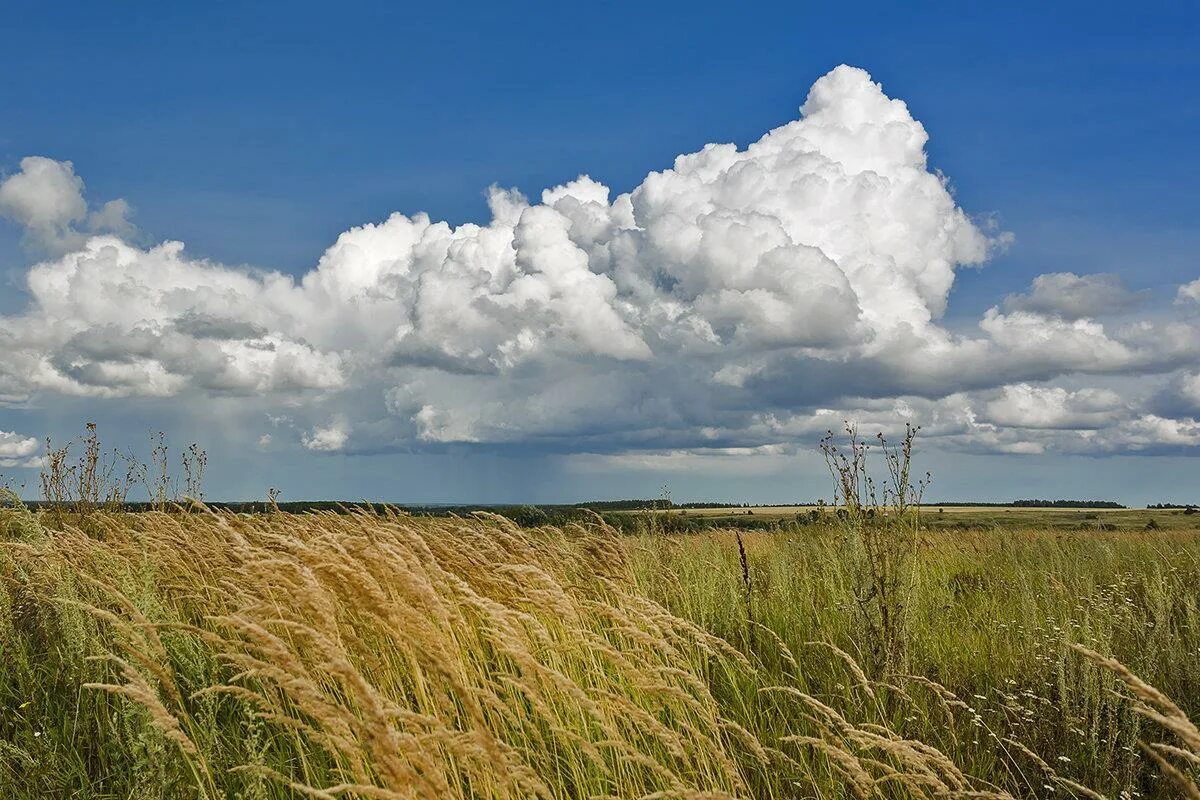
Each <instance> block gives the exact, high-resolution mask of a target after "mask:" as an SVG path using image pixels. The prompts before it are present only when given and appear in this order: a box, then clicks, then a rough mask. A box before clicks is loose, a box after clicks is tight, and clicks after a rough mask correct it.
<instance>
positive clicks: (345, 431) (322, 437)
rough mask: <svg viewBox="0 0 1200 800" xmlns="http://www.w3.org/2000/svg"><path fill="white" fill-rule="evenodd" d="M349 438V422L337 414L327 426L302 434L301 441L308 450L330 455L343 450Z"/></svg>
mask: <svg viewBox="0 0 1200 800" xmlns="http://www.w3.org/2000/svg"><path fill="white" fill-rule="evenodd" d="M268 438H269V437H268ZM349 438H350V422H349V420H347V419H346V418H345V417H344V416H342V415H340V414H337V415H334V418H333V419H332V420H330V422H329V424H328V425H326V426H324V427H321V426H318V427H315V428H313V429H312V430H311V431H310V432H309V433H306V434H304V436H303V437H302V439H301V441H302V442H303V444H304V446H305V447H307V448H308V449H309V450H319V451H321V452H326V453H332V452H336V451H338V450H341V449H343V448H344V447H345V446H346V441H347V440H348V439H349Z"/></svg>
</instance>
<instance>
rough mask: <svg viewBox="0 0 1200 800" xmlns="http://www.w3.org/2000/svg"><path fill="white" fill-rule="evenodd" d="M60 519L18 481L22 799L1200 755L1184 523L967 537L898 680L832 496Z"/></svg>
mask: <svg viewBox="0 0 1200 800" xmlns="http://www.w3.org/2000/svg"><path fill="white" fill-rule="evenodd" d="M58 522H59V524H60V527H61V529H56V530H50V529H48V528H46V527H44V526H43V525H42V522H41V520H40V519H39V518H38V517H37V516H35V515H32V514H29V513H28V512H24V511H22V510H20V509H3V510H0V540H2V543H0V648H2V650H0V658H2V659H3V669H2V670H0V796H3V797H13V798H34V797H38V798H40V797H78V798H100V797H105V798H107V797H114V798H115V797H121V798H125V797H138V798H177V797H203V798H215V797H241V798H274V797H302V796H312V797H347V796H349V797H364V798H392V797H406V798H407V797H429V798H435V797H438V798H440V797H451V798H453V797H462V798H466V797H483V798H515V797H556V798H558V797H561V798H574V797H622V798H625V797H645V798H668V797H680V798H721V797H764V798H773V797H774V798H793V797H794V798H830V799H832V798H849V797H881V798H900V797H929V798H932V797H956V796H957V797H1009V796H1020V797H1025V796H1039V797H1041V796H1050V795H1051V794H1053V796H1059V797H1061V796H1072V795H1073V794H1074V795H1077V796H1080V797H1093V796H1096V795H1095V794H1088V792H1089V791H1092V790H1090V789H1086V788H1084V787H1085V786H1091V787H1094V788H1095V790H1096V791H1099V792H1101V793H1103V794H1104V796H1116V795H1117V793H1118V792H1120V791H1128V792H1130V793H1131V795H1130V796H1135V795H1133V794H1132V793H1139V794H1140V795H1141V796H1159V797H1174V796H1179V794H1178V792H1179V788H1178V787H1180V786H1184V785H1185V784H1184V783H1181V782H1179V780H1189V778H1188V775H1189V770H1191V771H1192V773H1193V774H1194V770H1195V766H1196V765H1195V762H1194V760H1193V761H1189V759H1188V756H1187V753H1189V752H1191V753H1192V755H1193V756H1195V755H1196V753H1195V750H1194V749H1193V750H1189V749H1188V748H1189V746H1190V745H1189V744H1188V742H1187V740H1186V739H1180V738H1179V737H1180V736H1181V734H1180V733H1179V730H1181V728H1180V726H1181V725H1182V723H1181V722H1180V719H1181V718H1182V719H1186V718H1187V716H1188V715H1189V714H1190V715H1191V717H1192V718H1193V719H1194V718H1196V711H1197V708H1196V705H1197V702H1200V685H1198V683H1200V675H1198V671H1197V669H1196V664H1197V655H1198V654H1200V647H1198V645H1200V628H1197V627H1196V626H1197V625H1198V624H1200V618H1198V617H1197V615H1198V602H1200V600H1198V597H1197V591H1198V590H1197V586H1200V564H1198V560H1197V555H1198V554H1200V543H1198V542H1197V541H1196V540H1195V539H1194V538H1191V537H1189V536H1186V535H1182V534H1170V535H1168V534H1149V533H1147V534H1144V535H1137V536H1128V535H1126V536H1113V535H1101V536H1096V535H1085V534H1081V535H1080V536H1079V537H1077V538H1068V537H1062V536H1051V535H1042V534H1038V533H1036V532H1029V533H1019V534H996V535H994V536H986V535H982V534H978V535H977V534H967V535H955V536H951V535H949V534H945V535H941V534H939V538H938V539H937V540H936V541H930V542H926V543H924V544H923V546H922V549H921V551H920V553H919V554H918V555H917V557H916V561H915V564H916V566H915V569H914V575H915V579H914V580H915V584H914V586H913V587H912V591H911V593H910V601H909V603H908V612H907V613H908V614H909V615H910V618H909V620H908V625H907V627H906V630H907V631H909V635H910V640H909V642H908V648H907V649H908V658H909V663H910V664H911V665H912V666H911V670H912V673H913V674H912V675H911V676H901V675H895V676H888V677H887V678H886V679H882V680H872V679H871V678H869V677H868V676H867V675H866V674H865V673H864V672H863V671H862V670H861V669H860V668H859V667H858V665H857V660H856V659H857V656H858V654H859V653H860V652H862V651H863V649H864V646H865V645H864V643H863V642H862V640H861V637H862V631H860V630H858V629H856V626H857V625H859V624H861V622H860V621H859V616H857V615H855V614H854V613H852V611H853V609H852V605H851V604H852V603H853V599H852V597H851V595H850V587H849V580H850V579H849V576H847V575H846V574H845V573H844V570H843V567H842V566H841V565H840V564H839V562H838V560H837V558H836V553H837V549H836V548H835V547H833V546H832V539H833V532H832V531H831V530H830V529H828V528H826V527H823V526H820V525H813V526H803V527H796V528H794V529H790V530H788V531H785V532H783V533H778V534H762V533H743V534H742V538H743V542H744V551H741V552H740V551H739V547H738V542H737V537H736V536H735V534H734V533H732V532H729V533H721V532H718V533H715V534H703V535H697V536H689V537H679V538H672V537H663V536H659V537H641V538H622V537H620V536H618V535H617V534H616V533H615V532H614V531H612V530H611V529H608V528H606V527H604V526H603V525H599V524H597V525H588V526H571V527H567V528H563V529H558V528H550V527H546V528H540V529H537V530H522V529H519V528H517V527H515V526H514V525H512V523H510V522H508V521H506V520H504V519H501V518H496V517H483V516H481V517H476V518H471V519H444V518H443V519H426V518H413V517H407V516H403V515H399V514H391V515H383V516H376V515H368V514H351V515H333V514H306V515H289V514H269V515H260V516H253V517H252V516H244V515H234V514H207V513H190V514H188V513H147V514H115V513H114V514H105V513H93V514H90V515H87V516H86V517H78V518H67V519H65V520H59V521H58ZM743 552H744V556H745V570H744V571H743V564H742V560H741V559H742V554H743ZM747 591H749V592H750V596H747ZM748 609H752V614H753V619H747V610H748ZM1076 643H1078V644H1082V645H1084V646H1086V647H1087V648H1089V650H1090V652H1089V654H1086V657H1085V655H1081V654H1079V653H1077V652H1075V651H1074V650H1072V649H1071V647H1070V645H1072V644H1076ZM1100 653H1103V654H1104V656H1105V657H1108V656H1115V657H1116V658H1117V659H1119V660H1120V661H1121V662H1123V663H1124V664H1127V665H1128V666H1129V668H1130V669H1131V670H1132V672H1129V673H1128V674H1125V673H1121V672H1119V671H1116V672H1114V671H1112V670H1113V663H1115V662H1113V663H1109V662H1106V661H1102V662H1101V663H1100V665H1099V666H1097V665H1096V664H1094V663H1093V661H1094V660H1096V659H1099V658H1100V656H1099V655H1097V654H1100ZM1134 673H1136V674H1138V675H1140V676H1142V678H1144V679H1145V680H1146V681H1148V683H1147V684H1145V686H1148V685H1150V684H1153V685H1155V686H1158V687H1159V689H1161V690H1162V691H1163V693H1164V694H1163V696H1164V697H1165V696H1166V695H1170V696H1171V697H1173V698H1175V701H1174V703H1177V704H1178V705H1175V704H1174V703H1173V704H1172V706H1171V707H1170V708H1168V707H1166V706H1160V705H1156V701H1157V696H1153V697H1151V698H1150V699H1147V697H1150V696H1146V697H1144V696H1143V695H1142V694H1139V691H1141V692H1145V691H1148V690H1146V689H1145V688H1144V686H1143V685H1142V684H1132V683H1130V682H1129V680H1130V678H1129V676H1130V675H1132V674H1134ZM1139 687H1141V688H1140V689H1139ZM1114 690H1116V693H1114ZM1171 708H1174V709H1175V710H1177V711H1178V712H1179V715H1176V713H1175V711H1172V710H1171ZM1147 710H1149V711H1150V712H1152V713H1150V714H1148V713H1147ZM1154 714H1158V716H1154ZM1180 715H1181V716H1180ZM1145 719H1149V720H1152V721H1153V722H1155V723H1156V724H1159V725H1166V728H1165V729H1164V730H1165V731H1166V732H1171V731H1174V733H1173V734H1171V735H1172V736H1175V739H1174V740H1166V739H1164V740H1163V741H1162V743H1161V744H1160V745H1158V746H1150V752H1151V753H1152V755H1151V756H1146V757H1144V756H1142V754H1141V750H1140V749H1139V740H1140V739H1142V738H1146V739H1149V740H1153V739H1156V738H1158V734H1157V733H1150V732H1148V731H1147V730H1146V729H1145V728H1144V727H1143V725H1142V722H1141V721H1142V720H1145ZM1164 720H1166V722H1164ZM1168 723H1169V724H1168ZM1171 725H1174V726H1175V727H1171ZM1193 730H1194V729H1193ZM1171 748H1174V749H1171ZM1181 753H1182V754H1183V755H1181ZM1156 759H1161V761H1162V764H1159V763H1157V762H1156ZM1163 764H1165V765H1166V766H1163ZM1168 767H1169V768H1170V769H1174V770H1177V771H1178V772H1179V774H1180V776H1181V777H1180V779H1179V780H1176V779H1175V777H1174V776H1172V775H1171V773H1170V772H1169V771H1168ZM1164 774H1165V775H1167V776H1168V778H1163V777H1160V776H1161V775H1164ZM1168 781H1172V782H1168Z"/></svg>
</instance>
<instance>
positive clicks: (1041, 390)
mask: <svg viewBox="0 0 1200 800" xmlns="http://www.w3.org/2000/svg"><path fill="white" fill-rule="evenodd" d="M1124 406H1125V403H1124V402H1123V401H1122V399H1121V396H1120V395H1119V394H1117V393H1116V392H1114V391H1111V390H1108V389H1079V390H1077V391H1067V390H1066V389H1064V388H1062V387H1059V386H1031V385H1030V384H1028V383H1018V384H1014V385H1012V386H1005V387H1004V388H1003V389H1002V390H1001V391H1000V395H999V396H998V397H996V398H995V399H994V400H991V401H990V402H988V403H987V404H986V405H985V406H984V412H985V414H986V419H987V420H988V421H989V422H992V423H995V424H996V425H1000V426H1004V427H1010V428H1048V429H1072V430H1080V429H1094V428H1102V427H1105V426H1106V425H1109V424H1111V423H1112V422H1115V421H1116V420H1117V419H1118V418H1120V417H1121V416H1122V415H1123V414H1122V412H1123V410H1124Z"/></svg>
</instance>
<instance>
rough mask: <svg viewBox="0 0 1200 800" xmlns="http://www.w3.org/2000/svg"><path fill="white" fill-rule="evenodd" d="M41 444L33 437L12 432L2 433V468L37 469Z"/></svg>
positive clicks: (0, 441) (0, 434) (0, 444)
mask: <svg viewBox="0 0 1200 800" xmlns="http://www.w3.org/2000/svg"><path fill="white" fill-rule="evenodd" d="M38 449H39V443H38V440H37V439H35V438H33V437H32V436H22V435H21V434H19V433H15V432H12V431H0V467H5V468H12V467H26V468H30V467H37V466H40V464H41V459H40V458H39V457H38Z"/></svg>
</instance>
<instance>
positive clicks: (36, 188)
mask: <svg viewBox="0 0 1200 800" xmlns="http://www.w3.org/2000/svg"><path fill="white" fill-rule="evenodd" d="M130 214H131V209H130V207H129V204H128V203H127V202H126V201H124V200H121V199H117V200H110V201H108V202H107V203H104V204H103V205H102V206H100V208H98V209H95V210H92V211H89V210H88V203H87V201H86V200H85V199H84V185H83V179H82V178H80V177H79V176H78V175H76V174H75V166H74V165H73V164H72V163H71V162H70V161H55V160H54V159H52V158H45V157H44V156H29V157H27V158H23V159H21V168H20V170H19V171H18V172H15V173H13V174H12V175H9V176H8V177H6V178H4V179H3V180H0V217H5V218H6V219H9V220H11V221H12V222H15V223H16V224H17V225H20V226H21V227H22V228H24V229H25V241H26V242H27V244H29V245H30V246H31V247H35V248H38V249H41V250H44V251H46V252H48V253H51V254H55V255H57V254H59V253H65V252H68V251H70V250H73V249H75V248H77V247H79V246H81V245H82V244H83V243H84V241H85V240H86V238H87V235H88V234H89V233H105V232H108V233H115V234H117V235H120V236H126V237H128V236H130V235H132V234H133V233H134V231H135V228H134V226H133V224H132V223H131V222H130V221H129V216H130Z"/></svg>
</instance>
